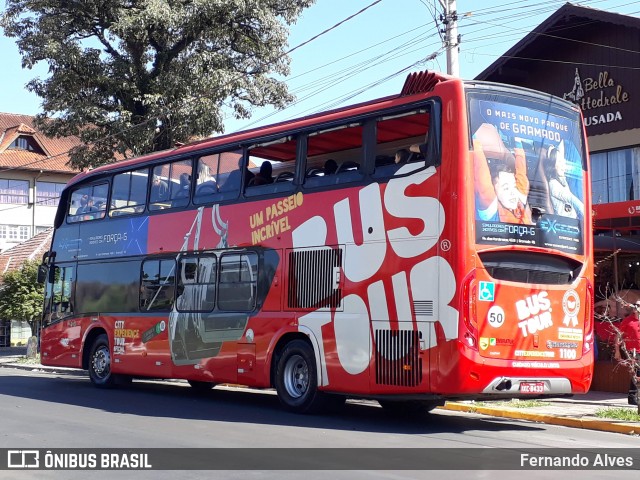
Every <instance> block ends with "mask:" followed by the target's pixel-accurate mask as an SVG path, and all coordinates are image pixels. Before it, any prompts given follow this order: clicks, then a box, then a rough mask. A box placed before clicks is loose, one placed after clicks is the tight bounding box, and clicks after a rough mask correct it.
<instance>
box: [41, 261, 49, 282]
mask: <svg viewBox="0 0 640 480" xmlns="http://www.w3.org/2000/svg"><path fill="white" fill-rule="evenodd" d="M48 274H49V267H48V266H47V265H44V264H43V265H40V266H39V267H38V283H44V282H46V281H47V276H48Z"/></svg>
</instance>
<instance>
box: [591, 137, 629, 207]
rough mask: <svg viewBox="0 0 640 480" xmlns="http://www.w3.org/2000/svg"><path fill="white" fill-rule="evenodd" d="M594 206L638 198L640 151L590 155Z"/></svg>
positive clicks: (615, 151)
mask: <svg viewBox="0 0 640 480" xmlns="http://www.w3.org/2000/svg"><path fill="white" fill-rule="evenodd" d="M591 186H592V198H593V203H594V204H599V203H613V202H624V201H627V200H638V199H640V148H638V147H635V148H625V149H621V150H613V151H610V152H602V153H592V154H591Z"/></svg>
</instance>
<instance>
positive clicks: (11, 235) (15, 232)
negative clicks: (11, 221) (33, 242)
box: [0, 225, 31, 241]
mask: <svg viewBox="0 0 640 480" xmlns="http://www.w3.org/2000/svg"><path fill="white" fill-rule="evenodd" d="M30 230H31V227H29V226H28V225H0V240H10V241H18V240H19V241H23V240H29V238H30V235H29V233H30Z"/></svg>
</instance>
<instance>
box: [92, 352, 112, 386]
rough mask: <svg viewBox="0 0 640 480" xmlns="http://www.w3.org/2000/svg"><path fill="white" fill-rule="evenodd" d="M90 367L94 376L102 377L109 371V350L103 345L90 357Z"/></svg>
mask: <svg viewBox="0 0 640 480" xmlns="http://www.w3.org/2000/svg"><path fill="white" fill-rule="evenodd" d="M91 367H92V369H93V373H95V375H96V377H98V378H100V379H104V378H106V377H108V376H109V372H110V371H111V356H110V355H109V350H108V349H107V347H105V346H104V345H103V346H101V347H100V348H98V349H97V350H96V351H95V352H94V354H93V358H92V359H91Z"/></svg>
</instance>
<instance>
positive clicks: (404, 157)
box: [394, 148, 411, 165]
mask: <svg viewBox="0 0 640 480" xmlns="http://www.w3.org/2000/svg"><path fill="white" fill-rule="evenodd" d="M409 158H411V152H410V151H409V150H407V149H406V148H401V149H400V150H398V151H397V152H396V155H395V158H394V162H395V163H396V165H400V164H403V163H407V162H408V161H409Z"/></svg>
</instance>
